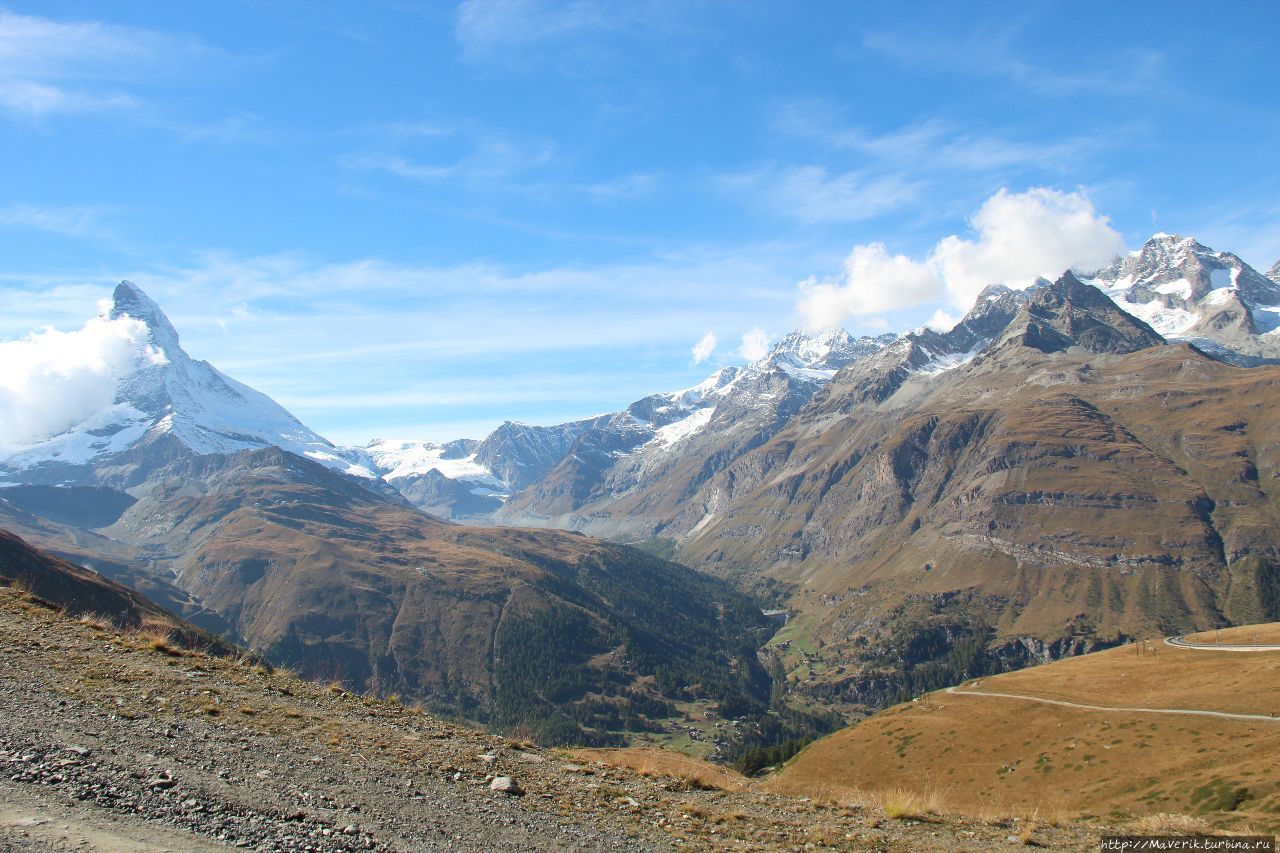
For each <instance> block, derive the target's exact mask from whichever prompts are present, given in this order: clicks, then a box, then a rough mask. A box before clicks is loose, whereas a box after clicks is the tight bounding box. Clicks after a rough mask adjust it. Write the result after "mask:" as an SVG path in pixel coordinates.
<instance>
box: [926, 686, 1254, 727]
mask: <svg viewBox="0 0 1280 853" xmlns="http://www.w3.org/2000/svg"><path fill="white" fill-rule="evenodd" d="M947 692H948V693H954V694H955V695H957V696H994V697H995V698H997V699H1021V700H1023V701H1026V702H1039V703H1041V704H1042V705H1061V706H1062V707H1064V708H1079V709H1081V710H1083V711H1113V712H1115V711H1119V712H1122V713H1127V714H1179V715H1184V716H1191V717H1218V718H1220V719H1224V720H1247V721H1249V722H1258V721H1261V722H1266V723H1280V717H1273V716H1270V715H1268V714H1229V713H1227V712H1226V711H1202V710H1197V709H1195V708H1120V707H1116V706H1114V705H1085V704H1083V703H1081V702H1067V701H1066V700H1064V699H1045V698H1044V697H1042V696H1027V695H1026V694H1023V693H992V692H990V691H987V690H961V689H960V688H959V687H948V688H947Z"/></svg>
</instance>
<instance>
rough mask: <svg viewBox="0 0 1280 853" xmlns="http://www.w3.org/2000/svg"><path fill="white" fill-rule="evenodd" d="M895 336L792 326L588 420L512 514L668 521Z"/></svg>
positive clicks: (617, 530)
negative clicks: (760, 347) (694, 381)
mask: <svg viewBox="0 0 1280 853" xmlns="http://www.w3.org/2000/svg"><path fill="white" fill-rule="evenodd" d="M895 337H896V336H894V335H885V336H881V337H879V338H866V337H864V338H860V339H857V340H855V339H853V338H852V337H850V336H849V334H848V333H847V332H845V331H844V330H838V331H832V332H824V333H819V334H815V335H807V334H803V333H800V332H793V333H792V334H790V335H788V336H786V337H785V338H783V340H781V341H780V342H779V343H778V344H776V345H775V346H774V347H773V348H772V350H771V351H770V352H769V353H768V354H767V355H766V356H765V357H764V358H762V359H759V360H758V361H756V362H753V363H752V364H749V365H747V366H745V367H727V368H724V369H722V370H720V371H717V372H716V373H715V374H713V375H712V376H710V377H708V378H707V380H706V381H704V382H702V383H701V384H699V385H696V386H694V387H693V388H689V389H686V390H684V391H678V392H675V393H671V394H655V395H652V396H650V397H646V398H644V399H643V400H639V401H637V402H636V403H633V404H632V405H631V406H630V407H628V409H627V410H626V411H624V412H620V413H618V414H616V415H613V416H610V417H609V418H607V419H606V420H605V421H604V422H603V423H599V424H596V425H594V426H593V427H592V428H590V429H588V430H585V431H584V432H583V433H582V434H581V435H580V436H579V437H578V439H577V440H576V442H575V443H574V445H573V446H572V448H571V449H570V451H569V452H568V453H567V454H566V455H565V456H564V457H563V458H562V459H561V460H560V461H559V462H558V463H557V464H556V465H555V466H554V467H552V468H551V469H549V470H548V471H547V472H546V473H545V474H543V475H542V476H541V477H540V478H539V479H538V480H536V481H535V482H533V483H531V484H529V485H528V486H526V487H525V488H524V489H522V490H520V491H517V492H516V493H515V494H513V495H512V496H511V498H510V499H509V500H508V501H507V502H506V504H505V505H504V506H503V508H502V509H501V510H499V512H498V513H496V515H495V517H496V518H497V519H499V520H501V521H504V522H512V523H517V524H521V525H528V526H538V527H545V526H550V527H561V528H569V529H576V530H582V531H585V532H588V533H593V534H597V535H607V536H623V537H628V538H639V537H647V536H651V535H653V534H655V533H657V532H658V531H660V530H661V529H662V527H663V526H664V524H665V522H666V520H667V519H668V517H669V515H670V514H671V512H672V511H673V508H674V507H675V506H676V505H677V504H678V503H679V502H680V501H682V500H683V499H684V498H685V497H687V496H688V495H689V494H691V493H692V492H693V491H694V490H695V489H696V488H697V487H698V486H699V485H700V484H701V483H702V482H703V481H705V480H706V479H707V477H709V476H711V475H712V474H714V473H715V472H716V471H718V470H720V469H721V468H723V467H724V465H726V464H728V463H729V462H730V461H732V460H733V459H735V458H736V457H737V456H738V455H740V454H741V453H743V452H744V451H746V450H748V449H750V448H752V447H755V446H757V445H758V444H760V443H761V442H763V441H765V440H766V439H767V438H768V437H769V436H771V435H772V434H773V433H774V432H775V431H776V430H777V429H778V428H779V427H780V426H781V425H782V424H783V423H785V422H786V420H787V419H788V418H790V417H791V416H792V415H794V414H795V413H796V412H797V411H799V409H800V407H801V406H802V405H803V404H804V403H805V401H807V400H808V399H809V397H811V396H812V395H813V393H814V392H815V391H816V390H817V389H818V388H820V387H821V386H822V384H823V383H825V382H827V381H828V380H829V379H830V378H831V377H832V376H833V375H835V373H836V372H837V371H838V370H839V369H840V368H841V367H843V366H845V365H847V364H850V363H852V362H854V361H856V360H858V359H861V358H866V357H869V356H870V355H872V354H873V353H876V352H878V351H880V350H881V349H883V348H884V347H885V346H886V345H887V344H888V343H889V342H890V341H891V340H893V339H894V338H895Z"/></svg>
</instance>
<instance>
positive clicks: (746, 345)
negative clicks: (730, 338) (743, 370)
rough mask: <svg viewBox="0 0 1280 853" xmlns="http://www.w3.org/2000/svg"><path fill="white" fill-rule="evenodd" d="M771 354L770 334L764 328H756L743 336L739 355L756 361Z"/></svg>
mask: <svg viewBox="0 0 1280 853" xmlns="http://www.w3.org/2000/svg"><path fill="white" fill-rule="evenodd" d="M768 354H769V336H768V335H767V334H765V331H764V329H760V328H755V329H752V330H751V331H749V332H747V333H746V334H745V335H743V336H742V343H741V344H740V345H739V346H738V355H740V356H742V357H743V358H745V359H746V360H747V361H756V360H757V359H761V358H764V357H765V356H766V355H768Z"/></svg>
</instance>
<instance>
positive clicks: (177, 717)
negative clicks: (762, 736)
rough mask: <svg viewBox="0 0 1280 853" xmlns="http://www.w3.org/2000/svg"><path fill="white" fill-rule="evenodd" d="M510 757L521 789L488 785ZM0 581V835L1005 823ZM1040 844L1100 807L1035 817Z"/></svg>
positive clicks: (1090, 842)
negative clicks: (595, 735)
mask: <svg viewBox="0 0 1280 853" xmlns="http://www.w3.org/2000/svg"><path fill="white" fill-rule="evenodd" d="M503 775H506V776H511V777H514V778H515V779H516V780H517V781H518V782H519V784H520V786H521V787H522V788H523V789H524V790H525V792H526V793H525V794H524V795H523V796H519V797H517V796H510V795H507V794H503V793H499V792H496V791H492V790H490V788H489V781H490V780H491V779H492V778H493V777H494V776H503ZM680 775H681V774H679V773H675V774H673V775H672V776H662V775H652V774H651V775H644V774H642V773H640V772H636V771H634V770H630V769H627V768H623V767H614V766H607V765H605V764H604V763H600V762H597V761H595V760H593V758H592V757H590V756H587V755H582V756H578V755H575V754H573V753H569V752H565V751H552V750H541V749H536V748H534V747H532V746H529V745H527V744H523V743H517V742H512V741H507V740H504V739H501V738H497V737H494V736H491V735H487V734H484V733H482V732H477V731H474V730H471V729H468V728H465V727H462V726H455V725H452V724H450V723H447V722H443V721H441V720H438V719H435V718H433V717H430V716H428V715H425V714H423V713H421V712H419V711H417V710H415V709H411V708H406V707H402V706H400V705H398V704H396V703H394V702H382V701H376V700H372V699H369V698H366V697H359V696H352V695H350V694H344V693H341V692H340V691H337V690H331V689H326V688H324V687H323V686H320V685H315V684H310V683H307V682H302V681H300V680H298V679H296V678H294V677H292V676H291V675H289V674H288V673H284V672H279V671H276V672H268V671H267V670H266V669H264V668H262V667H257V666H253V665H250V664H248V663H245V662H237V661H232V660H225V659H217V658H210V657H206V656H204V655H201V654H196V653H190V652H183V651H181V650H178V649H175V648H172V647H169V646H167V645H166V644H165V643H164V641H163V638H159V637H147V636H146V635H122V634H117V633H116V632H115V631H114V630H112V629H110V628H103V627H102V626H96V625H93V624H90V623H88V622H74V621H71V620H68V619H66V618H65V617H63V616H61V615H60V614H58V613H55V612H53V611H51V610H49V609H46V608H44V607H41V606H39V605H37V604H34V603H32V602H31V601H30V600H28V599H25V598H23V597H22V596H20V595H18V594H17V593H14V592H13V591H11V590H8V589H0V850H58V849H68V850H69V849H86V848H87V849H94V850H108V851H124V850H178V851H192V850H207V849H227V848H231V847H241V848H251V849H255V850H325V851H327V850H436V849H458V850H482V849H483V850H494V849H497V850H503V849H513V850H514V849H521V850H525V849H532V850H543V849H547V850H549V849H557V850H565V849H568V850H575V849H577V850H610V849H616V850H628V851H630V850H662V849H697V850H701V849H799V848H805V847H810V848H815V847H816V848H819V849H823V848H827V849H875V850H922V849H929V850H987V849H993V848H996V847H1001V846H1007V845H1011V844H1013V843H1021V842H1020V841H1019V839H1018V836H1019V832H1020V829H1019V825H1018V823H1017V822H1015V821H1012V820H1009V821H999V820H997V821H977V820H972V819H960V818H930V819H928V820H923V819H922V820H893V819H889V818H887V817H886V816H885V815H884V814H883V813H882V812H880V811H879V810H878V809H876V808H875V807H873V806H860V805H840V804H838V803H826V802H818V801H815V800H814V799H807V798H792V797H786V796H782V795H779V794H774V793H766V792H764V791H762V790H758V789H757V788H755V787H753V786H745V787H744V788H742V789H741V790H715V789H711V790H705V789H701V788H699V787H698V786H697V785H695V784H690V783H689V782H688V781H687V780H686V779H682V778H678V777H680ZM1034 837H1035V841H1036V842H1037V843H1039V844H1041V845H1043V846H1048V847H1050V848H1052V849H1079V850H1093V849H1096V848H1097V838H1098V834H1097V829H1096V828H1091V827H1081V826H1058V827H1049V826H1044V827H1038V828H1036V830H1035V835H1034Z"/></svg>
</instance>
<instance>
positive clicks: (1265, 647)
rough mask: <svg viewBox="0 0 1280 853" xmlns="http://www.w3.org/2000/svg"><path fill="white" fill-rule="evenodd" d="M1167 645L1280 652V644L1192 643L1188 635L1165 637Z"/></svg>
mask: <svg viewBox="0 0 1280 853" xmlns="http://www.w3.org/2000/svg"><path fill="white" fill-rule="evenodd" d="M1164 642H1165V645H1167V646H1174V647H1175V648H1179V649H1209V650H1211V651H1215V652H1280V644H1274V643H1273V644H1266V643H1192V642H1189V641H1188V640H1187V638H1186V637H1165V638H1164Z"/></svg>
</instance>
